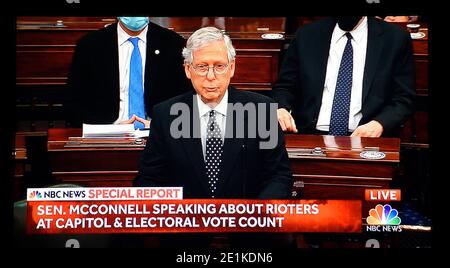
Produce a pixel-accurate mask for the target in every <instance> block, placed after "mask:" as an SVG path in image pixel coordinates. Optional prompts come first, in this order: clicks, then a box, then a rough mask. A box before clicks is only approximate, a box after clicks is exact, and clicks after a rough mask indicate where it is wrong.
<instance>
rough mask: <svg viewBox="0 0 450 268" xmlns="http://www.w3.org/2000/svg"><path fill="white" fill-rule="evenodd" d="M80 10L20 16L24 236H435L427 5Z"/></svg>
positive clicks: (323, 240) (163, 239)
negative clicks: (195, 12)
mask: <svg viewBox="0 0 450 268" xmlns="http://www.w3.org/2000/svg"><path fill="white" fill-rule="evenodd" d="M61 2H64V3H60V5H62V6H69V7H71V5H83V2H84V1H83V0H81V1H75V0H74V1H61ZM69 2H70V3H69ZM77 2H78V3H77ZM361 2H363V3H362V4H363V5H364V6H367V7H372V5H376V4H377V3H376V2H380V1H375V3H369V2H371V1H361ZM381 2H383V1H381ZM67 10H68V9H65V8H64V9H62V11H61V12H60V14H58V13H57V12H56V11H52V12H47V13H44V12H43V13H39V12H37V11H36V12H35V14H34V13H33V12H30V11H29V10H28V11H27V12H24V13H20V12H17V16H15V34H16V36H15V64H16V68H15V96H14V98H15V107H14V108H15V117H14V118H15V121H14V126H13V127H14V134H13V136H14V141H13V144H12V152H13V159H12V172H11V173H13V174H12V176H13V179H12V182H13V183H12V185H11V187H12V189H11V193H12V194H11V195H12V201H13V202H12V207H13V208H12V212H13V213H12V214H13V240H14V241H13V242H14V243H13V244H14V247H17V248H148V249H164V250H169V251H171V252H176V254H175V255H173V256H172V257H170V258H171V259H172V260H171V262H172V263H199V264H204V265H208V264H214V263H221V262H228V263H229V262H233V263H270V262H273V261H276V260H275V259H276V255H275V254H274V252H280V250H281V251H284V250H286V251H290V252H296V251H299V252H301V251H303V250H308V252H309V251H313V252H314V251H320V250H321V249H364V251H370V250H372V249H371V248H381V249H385V250H386V249H400V248H421V249H430V248H432V239H431V238H432V233H433V223H434V218H433V217H432V213H431V211H432V205H431V154H430V135H429V133H430V131H429V121H430V117H429V105H428V104H429V102H430V100H429V88H430V86H429V85H430V81H429V59H430V57H429V54H430V48H429V43H430V42H431V39H432V38H431V37H432V36H433V35H432V34H430V33H432V31H433V30H432V27H433V24H432V21H431V19H430V17H429V16H428V14H423V13H421V12H418V11H416V12H411V11H409V10H408V9H405V11H401V10H398V9H396V10H395V12H389V11H388V10H381V11H379V10H377V9H374V10H371V12H367V11H365V10H369V11H370V9H365V10H363V11H361V12H357V11H354V13H353V14H347V13H342V15H341V14H339V12H338V11H335V12H334V13H333V14H332V15H329V14H327V13H325V12H320V9H317V11H316V12H308V13H307V14H305V15H303V13H302V12H299V13H300V14H298V15H297V14H295V13H294V14H292V13H293V12H292V11H290V12H287V13H288V14H286V15H285V16H283V13H282V12H280V11H279V10H278V9H277V10H276V11H277V12H274V13H275V15H276V16H273V15H271V14H267V12H264V13H262V14H263V16H257V15H255V14H254V13H255V12H254V11H253V12H251V13H250V12H249V14H250V15H247V16H245V15H246V14H245V12H244V14H239V16H235V15H234V14H233V13H232V12H229V13H230V15H229V16H227V13H228V12H224V14H225V15H224V16H217V15H216V14H217V13H216V12H211V13H210V14H209V13H208V12H207V11H205V10H202V12H199V13H200V15H199V16H188V14H186V15H185V14H180V12H181V10H178V11H177V12H173V13H170V12H165V13H162V15H166V16H162V15H161V13H157V14H158V16H154V14H152V13H151V11H149V12H146V11H145V8H143V9H142V10H141V11H140V12H127V11H124V12H123V13H122V12H121V11H120V10H119V11H117V10H115V11H114V12H111V14H109V15H107V16H103V14H105V12H98V13H95V10H94V11H93V10H89V12H87V11H86V9H81V10H80V11H77V9H74V10H72V9H70V10H69V12H68V11H67ZM314 10H316V9H314ZM378 12H379V13H378ZM181 13H182V12H181ZM280 13H281V14H280ZM305 13H306V12H305ZM324 13H325V15H324ZM336 13H337V14H336ZM42 14H45V16H44V15H42ZM172 14H175V15H176V16H175V15H172ZM355 14H356V15H355ZM202 15H203V16H202ZM208 15H211V16H208ZM213 15H216V16H213ZM211 250H212V251H211ZM209 252H216V253H211V254H209Z"/></svg>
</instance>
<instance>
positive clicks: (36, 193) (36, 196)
mask: <svg viewBox="0 0 450 268" xmlns="http://www.w3.org/2000/svg"><path fill="white" fill-rule="evenodd" d="M39 198H42V194H41V193H40V192H39V191H32V192H31V193H30V195H29V196H28V199H39Z"/></svg>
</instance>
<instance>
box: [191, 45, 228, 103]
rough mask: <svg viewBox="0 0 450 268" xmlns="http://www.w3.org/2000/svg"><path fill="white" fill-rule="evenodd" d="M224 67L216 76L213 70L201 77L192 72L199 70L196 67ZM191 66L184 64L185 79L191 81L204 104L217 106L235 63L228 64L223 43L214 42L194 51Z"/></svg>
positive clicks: (226, 87)
mask: <svg viewBox="0 0 450 268" xmlns="http://www.w3.org/2000/svg"><path fill="white" fill-rule="evenodd" d="M225 65H228V67H227V68H226V71H225V72H224V73H223V74H216V73H215V71H214V70H213V68H209V69H208V72H207V73H206V75H205V76H202V75H199V74H198V73H196V71H195V70H194V68H196V69H197V70H199V69H200V68H198V67H201V66H203V67H205V66H209V67H212V66H225ZM192 66H194V68H193V67H192ZM192 66H190V65H189V64H185V65H184V70H185V72H186V76H187V78H189V79H191V81H192V85H193V86H194V88H195V91H196V92H197V94H199V95H200V97H201V99H202V100H203V102H204V103H207V104H210V105H212V106H215V105H217V104H218V103H219V102H220V101H221V100H222V97H223V95H224V94H225V91H226V90H227V89H228V85H229V84H230V79H231V77H233V75H234V66H235V62H234V61H232V62H228V54H227V47H226V45H225V41H224V40H218V41H214V42H211V43H208V44H206V45H205V46H203V47H202V48H200V49H198V50H196V51H194V52H193V62H192ZM219 69H220V68H219Z"/></svg>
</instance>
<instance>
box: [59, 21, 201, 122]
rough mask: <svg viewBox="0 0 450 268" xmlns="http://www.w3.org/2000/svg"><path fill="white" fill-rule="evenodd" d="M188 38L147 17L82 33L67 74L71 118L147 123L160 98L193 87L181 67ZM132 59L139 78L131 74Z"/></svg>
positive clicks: (83, 120)
mask: <svg viewBox="0 0 450 268" xmlns="http://www.w3.org/2000/svg"><path fill="white" fill-rule="evenodd" d="M133 39H135V40H136V42H135V43H133V42H132V40H133ZM184 43H185V41H184V39H183V38H182V37H181V36H179V35H178V34H176V33H175V32H173V31H170V30H168V29H165V28H163V27H161V26H159V25H157V24H154V23H152V22H149V19H148V17H119V18H118V23H114V24H111V25H109V26H107V27H105V28H103V29H100V30H98V31H95V32H92V33H90V34H87V35H86V36H84V37H83V38H81V39H80V40H79V42H78V44H77V47H76V50H75V53H74V57H73V61H72V66H71V69H70V74H69V80H68V84H69V92H70V94H69V99H68V100H67V106H68V111H69V116H70V119H69V121H70V122H71V123H72V125H73V126H80V125H81V123H91V124H111V123H133V122H135V121H136V122H137V121H140V122H142V123H145V125H146V126H148V124H149V119H151V117H152V114H151V112H152V108H153V106H154V105H155V104H156V103H158V102H161V101H163V100H166V99H169V98H171V97H173V96H176V95H179V94H181V93H183V92H184V91H186V90H192V87H190V83H189V80H188V79H186V76H185V75H184V71H183V68H182V60H183V59H182V57H181V50H182V49H183V47H184ZM135 47H136V48H139V49H134V48H135ZM134 56H136V57H134ZM133 59H137V61H136V64H137V66H138V67H136V68H135V69H133V70H136V73H137V74H138V76H139V77H142V79H140V80H139V79H135V80H133V79H131V77H133V75H130V73H133V70H132V66H131V64H132V63H133ZM136 80H137V81H138V82H136ZM133 82H134V83H135V84H137V85H135V87H133V86H132V85H133ZM130 88H137V90H138V93H139V94H140V95H138V96H137V100H134V101H131V98H130V97H129V94H131V93H130V92H131V90H130ZM139 105H140V106H139ZM130 106H131V107H130ZM139 109H140V110H141V112H140V114H138V112H139Z"/></svg>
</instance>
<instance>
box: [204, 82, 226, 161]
mask: <svg viewBox="0 0 450 268" xmlns="http://www.w3.org/2000/svg"><path fill="white" fill-rule="evenodd" d="M197 105H198V113H199V117H200V134H201V139H202V150H203V158H205V155H206V128H207V127H208V120H209V112H210V111H211V110H215V111H216V121H217V124H218V125H219V128H220V135H221V136H222V143H223V142H224V139H225V127H226V123H227V120H226V116H227V108H228V90H226V91H225V94H224V95H223V98H222V100H221V101H220V103H219V104H218V105H217V106H216V107H215V108H214V109H212V108H211V107H209V106H208V105H207V104H206V103H204V102H203V101H202V99H201V98H200V95H198V94H197Z"/></svg>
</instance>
